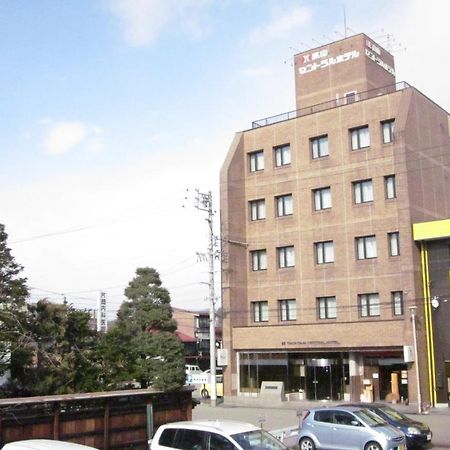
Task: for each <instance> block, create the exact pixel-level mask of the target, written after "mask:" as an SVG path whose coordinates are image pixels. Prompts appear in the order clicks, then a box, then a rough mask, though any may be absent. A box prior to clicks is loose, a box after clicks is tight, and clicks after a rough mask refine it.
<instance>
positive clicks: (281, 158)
mask: <svg viewBox="0 0 450 450" xmlns="http://www.w3.org/2000/svg"><path fill="white" fill-rule="evenodd" d="M273 151H274V152H275V166H276V167H281V166H287V165H289V164H290V163H291V146H290V145H289V144H286V145H280V146H278V147H274V149H273Z"/></svg>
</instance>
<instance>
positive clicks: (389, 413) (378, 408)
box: [345, 403, 432, 449]
mask: <svg viewBox="0 0 450 450" xmlns="http://www.w3.org/2000/svg"><path fill="white" fill-rule="evenodd" d="M345 406H356V407H359V408H367V409H368V410H370V411H372V412H374V413H375V414H378V415H379V416H380V417H381V418H382V419H384V420H385V421H386V422H387V423H388V424H390V425H392V426H394V427H396V428H398V429H399V430H402V431H403V433H405V436H406V445H407V447H408V449H409V448H413V447H428V446H430V445H431V438H432V433H431V430H430V427H429V426H428V425H426V424H425V423H422V422H419V421H417V420H412V419H410V418H409V417H407V416H405V415H404V414H402V413H401V412H399V411H397V410H396V409H394V408H391V407H390V406H388V405H385V404H383V403H350V404H346V405H345Z"/></svg>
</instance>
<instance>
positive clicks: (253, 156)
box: [247, 150, 265, 173]
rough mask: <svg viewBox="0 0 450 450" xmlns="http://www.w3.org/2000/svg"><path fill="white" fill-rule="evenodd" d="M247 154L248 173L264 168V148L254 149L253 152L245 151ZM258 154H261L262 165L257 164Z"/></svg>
mask: <svg viewBox="0 0 450 450" xmlns="http://www.w3.org/2000/svg"><path fill="white" fill-rule="evenodd" d="M247 155H248V171H249V172H250V173H255V172H261V171H263V170H264V167H265V161H264V150H255V151H253V152H249V153H247ZM258 155H262V167H260V166H259V164H258V161H260V160H259V158H258Z"/></svg>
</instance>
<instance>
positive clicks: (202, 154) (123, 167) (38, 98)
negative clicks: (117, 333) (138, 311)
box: [0, 0, 450, 319]
mask: <svg viewBox="0 0 450 450" xmlns="http://www.w3.org/2000/svg"><path fill="white" fill-rule="evenodd" d="M344 6H345V19H346V20H345V22H346V24H347V35H352V34H356V33H360V32H365V33H366V34H368V35H369V36H371V37H372V38H374V39H375V41H376V42H378V43H379V44H380V45H382V46H384V47H386V48H388V50H391V52H392V53H393V55H394V57H395V62H396V72H397V81H407V82H408V83H410V84H411V85H413V86H414V87H416V88H417V89H419V90H420V91H422V92H423V93H424V94H425V95H427V96H428V97H430V98H431V99H432V100H433V101H435V102H436V103H438V104H439V105H440V106H441V107H443V108H444V109H446V110H447V111H449V110H450V90H449V86H448V73H449V72H450V62H449V58H448V54H449V50H448V45H449V44H448V43H449V42H450V27H449V26H448V17H450V1H447V0H428V1H424V0H389V1H387V0H376V1H372V0H366V1H365V0H354V1H353V0H342V1H332V0H305V1H302V0H296V1H293V0H292V1H290V0H276V1H275V0H65V1H56V0H33V1H29V0H14V1H13V0H0V58H1V60H0V62H1V68H2V70H1V71H0V86H1V87H0V223H3V224H4V225H5V227H6V232H7V233H8V235H9V238H8V245H9V247H10V248H11V250H12V254H13V256H14V258H15V260H16V261H17V262H18V263H19V264H21V265H22V266H23V267H24V270H23V275H24V276H26V277H27V279H28V286H29V287H30V292H31V295H30V299H31V300H32V301H37V300H39V299H41V298H48V299H49V300H51V301H55V302H60V301H62V300H63V298H64V297H65V298H66V299H67V301H68V302H69V303H72V304H73V305H74V306H75V307H79V308H89V309H94V308H96V307H97V301H98V296H99V292H100V291H104V292H106V295H107V313H108V318H109V319H113V318H114V317H115V314H116V312H117V309H118V308H119V306H120V304H121V303H122V301H123V300H124V296H123V291H124V288H125V287H126V286H127V284H128V283H129V281H131V280H132V278H133V277H134V275H135V271H136V268H137V267H146V266H148V267H154V268H155V269H156V270H158V271H159V273H160V275H161V278H162V281H163V284H164V286H165V287H167V288H168V289H169V291H170V294H171V298H172V305H173V306H175V307H178V308H184V309H189V310H201V309H207V308H208V301H207V298H208V295H209V287H208V284H207V283H208V270H209V269H208V264H207V263H206V262H205V260H204V258H202V257H199V256H198V253H206V252H207V245H208V223H207V221H206V220H205V219H206V214H205V212H203V211H201V210H198V209H197V208H196V200H195V197H196V189H198V190H199V191H200V192H202V193H208V192H209V191H211V192H212V197H213V204H214V211H215V215H214V230H215V233H216V235H217V236H218V237H219V220H220V218H219V209H220V205H219V172H220V168H221V165H222V163H223V161H224V159H225V157H226V154H227V151H228V149H229V147H230V144H231V142H232V140H233V137H234V134H235V133H236V132H238V131H242V130H245V129H248V128H251V123H252V121H254V120H257V119H261V118H264V117H268V116H272V115H276V114H279V113H283V112H286V111H291V110H293V109H295V94H294V71H293V67H292V61H293V55H294V54H295V53H298V52H300V51H305V50H308V49H310V48H314V47H317V46H318V45H320V44H326V43H328V42H331V41H333V40H338V39H341V38H342V37H343V36H344ZM215 271H216V272H215V277H216V295H217V297H218V298H217V301H218V303H220V298H219V297H220V284H219V281H220V265H219V263H218V261H216V266H215Z"/></svg>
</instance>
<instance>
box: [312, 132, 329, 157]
mask: <svg viewBox="0 0 450 450" xmlns="http://www.w3.org/2000/svg"><path fill="white" fill-rule="evenodd" d="M310 142H311V152H312V157H313V159H317V158H323V157H324V156H328V155H329V154H330V153H329V150H328V135H324V136H319V137H315V138H312V139H310Z"/></svg>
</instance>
